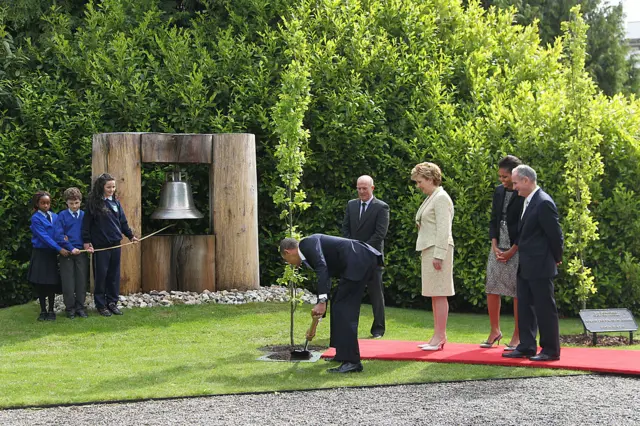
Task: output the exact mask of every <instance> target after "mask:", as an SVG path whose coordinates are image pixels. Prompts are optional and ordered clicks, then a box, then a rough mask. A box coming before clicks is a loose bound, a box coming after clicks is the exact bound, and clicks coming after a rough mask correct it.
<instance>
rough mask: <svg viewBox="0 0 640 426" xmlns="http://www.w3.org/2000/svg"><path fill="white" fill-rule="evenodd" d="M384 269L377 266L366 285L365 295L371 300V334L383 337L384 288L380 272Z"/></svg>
mask: <svg viewBox="0 0 640 426" xmlns="http://www.w3.org/2000/svg"><path fill="white" fill-rule="evenodd" d="M383 271H384V268H383V267H382V266H378V267H377V268H376V271H375V272H374V274H373V279H371V280H369V282H368V283H367V293H368V294H369V299H370V300H371V310H372V311H373V323H372V324H371V334H372V335H374V334H380V335H384V331H385V321H384V288H383V287H382V272H383Z"/></svg>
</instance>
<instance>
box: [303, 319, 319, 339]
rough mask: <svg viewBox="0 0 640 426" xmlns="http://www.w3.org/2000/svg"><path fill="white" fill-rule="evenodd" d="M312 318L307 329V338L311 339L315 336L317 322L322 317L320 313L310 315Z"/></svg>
mask: <svg viewBox="0 0 640 426" xmlns="http://www.w3.org/2000/svg"><path fill="white" fill-rule="evenodd" d="M312 318H313V320H312V321H311V327H309V329H308V330H307V340H308V341H311V340H313V338H314V337H315V336H316V328H318V323H319V322H320V320H321V319H322V315H317V316H312Z"/></svg>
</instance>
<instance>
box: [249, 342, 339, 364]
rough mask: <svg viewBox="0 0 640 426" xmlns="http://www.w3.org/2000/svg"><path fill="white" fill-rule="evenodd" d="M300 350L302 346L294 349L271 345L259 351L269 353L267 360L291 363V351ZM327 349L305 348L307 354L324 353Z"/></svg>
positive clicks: (310, 346)
mask: <svg viewBox="0 0 640 426" xmlns="http://www.w3.org/2000/svg"><path fill="white" fill-rule="evenodd" d="M302 348H303V346H302V345H296V346H294V347H291V346H289V345H273V346H263V347H261V348H259V349H260V350H261V351H263V352H271V354H270V355H269V356H268V357H267V358H269V359H272V360H278V361H291V351H292V350H295V349H302ZM327 349H328V348H327V347H326V346H319V345H309V347H308V348H307V350H308V351H309V352H311V351H314V352H324V351H326V350H327Z"/></svg>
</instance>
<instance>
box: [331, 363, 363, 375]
mask: <svg viewBox="0 0 640 426" xmlns="http://www.w3.org/2000/svg"><path fill="white" fill-rule="evenodd" d="M362 370H363V368H362V363H360V362H343V363H342V365H340V367H336V368H330V369H328V370H327V372H329V373H359V372H361V371H362Z"/></svg>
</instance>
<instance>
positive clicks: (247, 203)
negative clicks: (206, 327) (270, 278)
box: [210, 133, 260, 290]
mask: <svg viewBox="0 0 640 426" xmlns="http://www.w3.org/2000/svg"><path fill="white" fill-rule="evenodd" d="M211 175H212V176H211V185H210V202H211V212H212V218H213V231H214V234H215V236H216V242H215V244H216V289H217V290H230V289H238V290H248V289H255V288H258V287H259V286H260V271H259V267H260V266H259V258H258V182H257V174H256V148H255V136H254V135H252V134H247V133H243V134H214V135H213V165H212V173H211Z"/></svg>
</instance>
